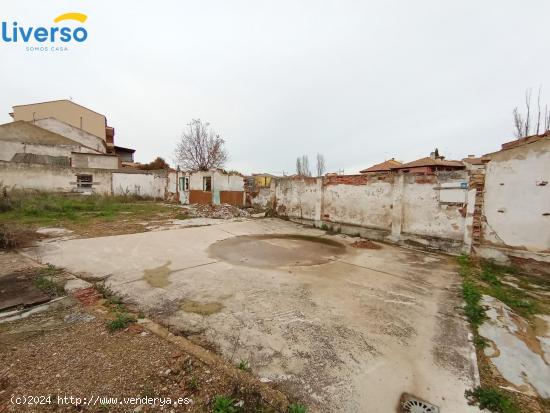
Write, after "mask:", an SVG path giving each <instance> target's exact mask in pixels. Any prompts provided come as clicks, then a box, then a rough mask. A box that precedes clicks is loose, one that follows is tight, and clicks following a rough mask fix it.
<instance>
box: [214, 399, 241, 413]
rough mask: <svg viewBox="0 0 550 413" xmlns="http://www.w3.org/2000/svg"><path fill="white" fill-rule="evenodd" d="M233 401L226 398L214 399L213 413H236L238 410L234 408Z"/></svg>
mask: <svg viewBox="0 0 550 413" xmlns="http://www.w3.org/2000/svg"><path fill="white" fill-rule="evenodd" d="M234 404H235V399H231V398H230V397H226V396H216V397H214V410H212V412H213V413H237V412H238V410H237V408H236V407H235V406H234Z"/></svg>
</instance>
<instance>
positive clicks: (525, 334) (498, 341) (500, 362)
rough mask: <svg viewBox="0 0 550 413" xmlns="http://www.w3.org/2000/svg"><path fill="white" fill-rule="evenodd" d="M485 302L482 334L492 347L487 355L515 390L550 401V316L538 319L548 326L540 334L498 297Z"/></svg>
mask: <svg viewBox="0 0 550 413" xmlns="http://www.w3.org/2000/svg"><path fill="white" fill-rule="evenodd" d="M482 303H483V305H484V306H485V307H486V309H487V311H486V314H487V320H486V321H485V322H484V323H483V324H482V325H481V326H480V327H479V334H480V335H481V336H482V337H484V338H486V339H488V340H490V344H491V345H490V347H488V348H487V349H485V354H486V355H487V356H488V357H489V359H490V360H491V362H492V363H493V364H494V365H495V367H496V368H497V369H498V371H499V372H500V374H501V375H502V377H503V378H504V379H506V380H507V381H508V382H509V383H510V385H511V387H514V388H515V389H516V390H517V391H520V392H523V393H526V394H530V395H537V394H538V395H539V396H540V397H542V398H545V399H547V398H550V366H549V365H548V363H547V361H545V357H546V355H547V351H548V347H547V344H548V341H550V333H549V331H548V327H547V324H546V321H547V320H548V317H544V316H541V317H537V319H538V320H539V321H540V322H541V323H544V327H543V328H541V329H540V330H541V331H539V332H538V334H537V331H536V330H534V329H533V328H532V327H531V325H530V324H529V323H528V322H527V321H526V320H525V319H523V318H522V317H521V316H519V315H518V314H516V313H514V312H513V311H512V309H511V308H510V307H508V306H507V305H506V304H504V303H503V302H501V301H499V300H497V299H496V298H494V297H491V296H487V295H484V296H483V297H482ZM537 324H538V323H537Z"/></svg>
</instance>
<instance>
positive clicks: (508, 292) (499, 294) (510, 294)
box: [486, 286, 539, 316]
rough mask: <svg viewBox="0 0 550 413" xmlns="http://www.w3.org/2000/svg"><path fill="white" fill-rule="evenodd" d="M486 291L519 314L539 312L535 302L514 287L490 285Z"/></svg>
mask: <svg viewBox="0 0 550 413" xmlns="http://www.w3.org/2000/svg"><path fill="white" fill-rule="evenodd" d="M486 293H487V294H489V295H491V296H493V297H495V298H497V299H498V300H500V301H502V302H503V303H504V304H506V305H507V306H508V307H511V308H512V309H513V310H514V311H516V312H517V313H519V314H520V315H523V316H529V315H532V314H536V313H537V312H539V308H538V305H537V303H536V302H534V301H532V300H530V299H528V298H526V297H525V293H524V292H523V291H521V290H518V289H516V288H513V287H512V288H508V287H504V286H492V287H490V288H488V289H487V291H486Z"/></svg>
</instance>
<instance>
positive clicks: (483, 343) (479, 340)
mask: <svg viewBox="0 0 550 413" xmlns="http://www.w3.org/2000/svg"><path fill="white" fill-rule="evenodd" d="M474 346H476V347H477V348H478V349H480V350H483V349H484V348H487V347H489V343H488V342H487V340H486V339H484V338H483V337H481V336H480V335H479V334H477V333H476V334H475V336H474Z"/></svg>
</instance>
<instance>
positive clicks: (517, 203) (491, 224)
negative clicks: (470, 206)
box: [481, 137, 550, 260]
mask: <svg viewBox="0 0 550 413" xmlns="http://www.w3.org/2000/svg"><path fill="white" fill-rule="evenodd" d="M483 201H484V202H483V217H482V218H483V219H482V237H481V244H482V245H485V246H494V247H503V248H512V249H516V250H525V251H527V252H532V253H545V254H546V259H547V260H550V258H549V257H548V255H550V137H546V138H543V139H540V140H538V141H536V142H533V143H529V144H526V145H521V146H518V147H516V148H511V149H507V150H503V151H500V152H497V153H495V154H492V155H491V161H490V162H489V164H488V165H487V170H486V174H485V194H484V200H483Z"/></svg>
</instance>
